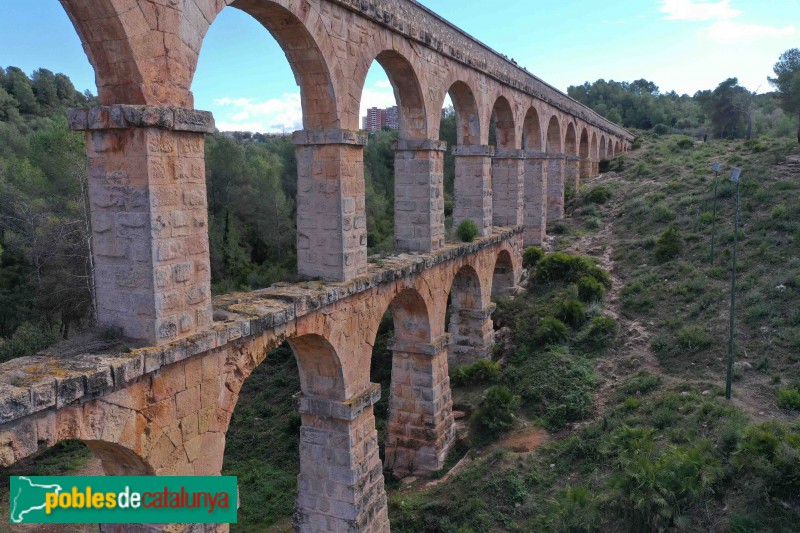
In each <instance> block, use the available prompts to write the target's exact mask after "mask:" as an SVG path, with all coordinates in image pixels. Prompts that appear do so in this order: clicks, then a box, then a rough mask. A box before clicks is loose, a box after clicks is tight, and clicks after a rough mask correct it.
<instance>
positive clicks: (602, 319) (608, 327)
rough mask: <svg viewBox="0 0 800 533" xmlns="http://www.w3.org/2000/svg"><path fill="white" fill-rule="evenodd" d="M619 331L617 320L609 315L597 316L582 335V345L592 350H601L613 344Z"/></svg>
mask: <svg viewBox="0 0 800 533" xmlns="http://www.w3.org/2000/svg"><path fill="white" fill-rule="evenodd" d="M618 331H619V324H617V321H616V320H614V319H613V318H611V317H610V316H608V315H600V316H596V317H594V318H593V319H592V321H591V322H590V323H589V326H588V327H587V328H586V331H585V332H584V333H583V335H582V337H581V345H582V346H583V347H584V348H585V349H588V350H590V351H600V350H603V349H605V348H608V347H609V346H611V343H612V342H614V338H615V337H616V336H617V332H618Z"/></svg>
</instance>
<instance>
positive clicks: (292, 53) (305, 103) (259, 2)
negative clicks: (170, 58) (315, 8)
mask: <svg viewBox="0 0 800 533" xmlns="http://www.w3.org/2000/svg"><path fill="white" fill-rule="evenodd" d="M228 1H229V2H230V0H228ZM189 4H190V2H186V5H187V6H188V5H189ZM230 5H231V7H234V8H236V9H240V10H242V11H244V12H245V13H247V14H248V15H250V16H251V17H253V18H254V19H256V20H257V21H258V22H259V23H260V24H261V25H262V26H264V28H265V29H266V30H267V31H269V33H270V34H271V35H272V36H273V37H274V38H275V40H276V41H277V42H278V45H279V46H280V47H281V49H282V50H283V52H284V53H285V54H286V59H287V60H288V61H289V65H290V66H291V68H292V72H293V73H294V76H295V80H296V82H297V85H298V87H299V88H300V102H301V105H302V108H303V127H304V128H306V129H321V128H340V127H342V124H341V120H340V118H339V111H340V109H339V106H338V105H337V98H336V97H337V91H336V85H335V84H334V81H333V77H334V76H333V73H332V72H331V70H330V68H329V66H328V60H327V59H326V58H325V56H324V54H323V52H322V50H323V48H324V46H325V43H324V42H323V41H328V40H329V39H327V36H325V37H322V36H321V35H320V32H316V33H317V35H312V34H311V33H310V32H309V30H308V27H307V26H306V24H308V22H309V21H308V19H307V18H306V19H305V21H304V20H301V18H300V17H301V16H303V15H304V13H303V12H302V9H303V8H302V6H301V7H300V10H301V12H300V13H297V14H296V13H294V9H296V8H294V7H293V6H292V3H290V2H287V1H285V0H280V1H277V2H276V1H264V0H235V1H234V2H232V3H230ZM290 6H292V7H290ZM309 27H313V26H309ZM204 36H205V33H203V37H204ZM201 38H202V37H201ZM327 44H328V45H332V43H327ZM195 67H196V59H195V63H194V64H193V65H192V67H191V68H192V76H194V69H195Z"/></svg>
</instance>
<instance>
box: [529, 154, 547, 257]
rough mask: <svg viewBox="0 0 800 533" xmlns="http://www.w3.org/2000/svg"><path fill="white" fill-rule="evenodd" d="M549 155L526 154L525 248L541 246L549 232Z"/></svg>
mask: <svg viewBox="0 0 800 533" xmlns="http://www.w3.org/2000/svg"><path fill="white" fill-rule="evenodd" d="M547 165H548V159H547V155H546V154H543V153H541V152H535V151H526V152H525V211H524V220H523V222H524V224H525V233H524V234H523V239H524V241H525V246H531V245H535V246H540V245H541V244H542V243H543V242H544V239H545V233H546V230H547Z"/></svg>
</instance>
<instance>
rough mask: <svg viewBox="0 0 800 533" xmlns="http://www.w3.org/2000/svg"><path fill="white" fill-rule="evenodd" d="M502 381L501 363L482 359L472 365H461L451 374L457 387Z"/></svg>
mask: <svg viewBox="0 0 800 533" xmlns="http://www.w3.org/2000/svg"><path fill="white" fill-rule="evenodd" d="M499 379H500V363H495V362H493V361H489V360H488V359H481V360H479V361H475V362H474V363H472V364H470V365H459V366H457V367H455V368H454V369H453V371H452V372H451V373H450V381H451V382H452V383H453V385H455V386H464V385H479V384H484V383H493V382H496V381H498V380H499Z"/></svg>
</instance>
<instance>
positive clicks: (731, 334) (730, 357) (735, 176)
mask: <svg viewBox="0 0 800 533" xmlns="http://www.w3.org/2000/svg"><path fill="white" fill-rule="evenodd" d="M741 173H742V170H741V169H740V168H736V167H734V169H733V172H732V173H731V181H732V182H733V183H735V184H736V215H735V218H734V226H733V268H732V273H731V317H730V325H729V328H728V332H729V333H728V376H727V379H726V381H725V398H727V399H728V400H730V399H731V388H732V387H733V350H734V346H735V341H734V336H735V335H734V318H735V316H736V248H737V245H738V243H739V176H740V175H741Z"/></svg>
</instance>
